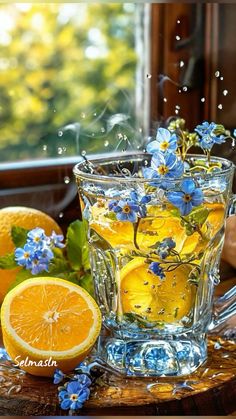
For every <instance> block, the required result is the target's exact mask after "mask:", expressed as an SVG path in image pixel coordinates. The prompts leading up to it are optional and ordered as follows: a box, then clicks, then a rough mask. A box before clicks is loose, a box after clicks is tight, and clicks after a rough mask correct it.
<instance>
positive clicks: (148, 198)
mask: <svg viewBox="0 0 236 419" xmlns="http://www.w3.org/2000/svg"><path fill="white" fill-rule="evenodd" d="M151 199H152V197H151V195H144V196H143V197H142V199H141V201H140V202H141V204H147V203H148V202H150V201H151Z"/></svg>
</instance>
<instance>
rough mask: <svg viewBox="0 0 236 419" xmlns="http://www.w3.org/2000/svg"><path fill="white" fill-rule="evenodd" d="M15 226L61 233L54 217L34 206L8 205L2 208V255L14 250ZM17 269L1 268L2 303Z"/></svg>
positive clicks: (0, 214) (0, 236)
mask: <svg viewBox="0 0 236 419" xmlns="http://www.w3.org/2000/svg"><path fill="white" fill-rule="evenodd" d="M13 226H17V227H23V228H26V229H28V230H31V229H33V228H36V227H41V228H43V229H44V230H45V233H46V234H47V235H50V234H51V233H52V231H53V230H54V231H55V232H56V233H57V234H61V229H60V227H59V225H58V224H57V223H56V221H55V220H53V218H51V217H50V216H49V215H47V214H45V213H44V212H42V211H39V210H37V209H34V208H28V207H6V208H3V209H0V256H4V255H6V254H7V253H11V252H13V251H14V248H15V246H14V243H13V241H12V238H11V229H12V227H13ZM18 270H19V268H16V269H0V304H1V303H2V300H3V298H4V296H5V295H6V293H7V291H8V289H9V287H10V285H11V284H12V283H13V282H14V281H15V278H16V274H17V272H18Z"/></svg>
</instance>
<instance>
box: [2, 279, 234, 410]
mask: <svg viewBox="0 0 236 419" xmlns="http://www.w3.org/2000/svg"><path fill="white" fill-rule="evenodd" d="M235 281H236V279H235V278H232V279H231V280H230V281H226V282H223V283H222V285H221V286H220V287H219V291H218V293H220V294H221V293H222V291H223V289H224V291H225V289H227V288H228V287H229V286H230V285H232V284H233V283H235ZM235 326H236V324H235V318H234V322H233V321H232V320H231V324H230V327H235ZM216 344H217V345H216ZM208 347H209V356H208V360H207V362H206V364H205V365H204V366H202V367H200V368H199V369H198V371H197V372H196V373H194V374H192V375H191V376H188V377H187V376H186V377H184V378H183V377H182V378H179V379H177V378H175V379H173V378H172V379H170V378H169V379H168V378H161V379H133V378H129V379H124V378H118V377H117V376H115V375H113V374H110V373H104V375H102V376H101V377H100V378H99V379H98V380H97V383H96V385H95V387H94V388H93V389H92V392H91V397H90V399H89V401H88V402H86V404H85V405H84V408H83V409H82V410H81V411H80V415H90V416H91V415H97V416H102V415H108V416H111V415H112V416H115V415H118V416H119V415H140V416H146V415H233V412H235V411H236V344H235V343H233V342H232V341H225V340H223V339H222V338H219V337H214V338H213V337H210V338H209V344H208ZM216 348H217V349H216ZM67 414H68V412H65V411H62V410H61V409H60V407H59V403H58V398H57V386H55V385H54V384H53V383H52V381H51V380H50V379H46V378H40V377H33V376H30V375H28V374H25V373H24V372H23V371H20V370H19V369H17V368H13V367H12V365H11V364H10V363H9V362H3V361H1V362H0V415H12V416H15V415H19V416H54V415H67Z"/></svg>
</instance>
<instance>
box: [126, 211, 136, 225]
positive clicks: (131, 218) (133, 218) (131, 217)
mask: <svg viewBox="0 0 236 419" xmlns="http://www.w3.org/2000/svg"><path fill="white" fill-rule="evenodd" d="M127 219H128V220H129V221H130V222H131V223H135V222H136V221H137V215H136V214H135V212H134V211H131V212H130V213H129V214H128V217H127Z"/></svg>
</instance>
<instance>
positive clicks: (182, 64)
mask: <svg viewBox="0 0 236 419" xmlns="http://www.w3.org/2000/svg"><path fill="white" fill-rule="evenodd" d="M184 65H185V63H184V61H183V60H180V62H179V66H180V68H182V67H184Z"/></svg>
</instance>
